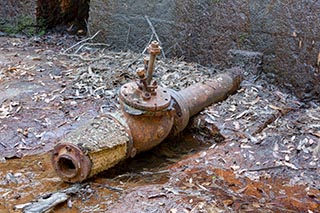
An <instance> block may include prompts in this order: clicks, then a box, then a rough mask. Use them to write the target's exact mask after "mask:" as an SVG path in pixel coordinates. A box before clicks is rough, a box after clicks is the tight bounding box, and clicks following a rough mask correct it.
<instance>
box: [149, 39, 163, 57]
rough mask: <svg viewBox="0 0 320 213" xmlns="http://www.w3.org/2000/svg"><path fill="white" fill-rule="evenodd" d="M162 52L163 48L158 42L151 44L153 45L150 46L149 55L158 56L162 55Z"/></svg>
mask: <svg viewBox="0 0 320 213" xmlns="http://www.w3.org/2000/svg"><path fill="white" fill-rule="evenodd" d="M160 51H161V48H160V46H159V43H158V42H157V41H153V42H151V44H150V45H149V46H148V53H150V54H151V55H158V54H160Z"/></svg>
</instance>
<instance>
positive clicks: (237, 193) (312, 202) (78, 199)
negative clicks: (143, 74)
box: [0, 34, 320, 213]
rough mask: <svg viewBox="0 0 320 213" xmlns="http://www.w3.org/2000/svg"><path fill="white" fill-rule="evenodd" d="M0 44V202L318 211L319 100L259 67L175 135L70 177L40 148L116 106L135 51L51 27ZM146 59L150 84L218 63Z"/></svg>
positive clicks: (5, 206)
mask: <svg viewBox="0 0 320 213" xmlns="http://www.w3.org/2000/svg"><path fill="white" fill-rule="evenodd" d="M77 42H78V43H77ZM0 44H1V45H0V51H1V52H0V94H1V95H0V157H1V163H0V167H1V170H0V173H1V179H0V194H1V201H0V210H1V212H19V211H23V209H24V211H25V212H28V211H27V209H28V206H27V205H22V204H30V202H32V201H36V200H38V201H39V200H41V199H42V201H47V202H58V200H59V199H61V198H62V197H63V196H66V197H65V199H63V200H62V201H61V204H59V205H55V207H54V211H55V212H172V213H174V212H233V211H235V212H320V187H319V186H320V178H319V174H320V160H319V158H320V142H319V141H320V116H319V115H320V108H319V106H318V105H317V104H316V103H313V102H308V103H304V102H301V101H300V100H298V99H296V98H295V97H294V96H292V95H290V94H287V93H284V92H282V91H280V90H279V89H278V88H277V87H275V86H273V85H270V84H268V83H267V81H266V80H265V78H264V76H263V74H261V75H259V76H254V75H251V74H250V70H245V73H246V76H245V81H244V82H243V83H242V87H241V89H240V90H239V91H238V92H237V93H236V94H234V95H232V96H230V97H229V98H228V99H227V100H226V101H224V102H221V103H217V104H214V105H212V106H210V107H208V108H206V109H205V110H204V111H203V112H201V113H200V114H199V115H197V116H195V117H194V118H193V120H192V121H191V123H190V125H189V127H188V129H187V130H186V131H185V132H184V133H183V134H182V135H181V136H179V137H176V138H174V139H170V140H168V141H165V142H164V143H163V144H161V145H160V146H159V147H156V148H155V149H154V150H151V151H150V152H147V153H143V154H141V155H139V156H137V157H135V158H133V159H129V160H127V161H126V162H123V163H121V164H120V165H118V166H117V167H115V168H113V169H111V170H109V171H106V172H103V173H102V174H99V175H98V176H96V177H93V178H91V179H90V180H88V181H86V182H85V183H83V184H80V185H77V184H76V185H73V186H72V185H70V184H66V183H62V182H61V181H60V179H59V178H58V177H57V176H56V175H55V173H54V171H53V169H52V167H51V165H50V150H51V149H52V147H53V146H54V145H55V144H56V143H57V142H58V141H59V139H61V138H62V137H63V136H64V135H66V134H67V133H68V132H70V131H72V130H73V129H75V128H77V127H78V126H79V125H81V124H82V123H83V122H85V121H86V120H87V119H89V118H92V117H94V116H95V115H98V114H100V113H105V112H109V111H113V110H116V108H117V98H116V92H117V89H118V88H119V86H120V85H122V84H123V83H125V82H127V81H130V80H132V79H134V71H135V69H136V67H137V66H138V65H139V64H141V63H142V60H141V59H142V58H143V56H141V55H137V54H134V53H130V52H127V53H126V52H125V53H112V52H108V51H105V50H104V49H103V48H106V47H107V46H106V45H104V44H93V43H90V40H85V41H84V40H79V39H77V38H75V37H70V36H66V35H57V34H52V35H46V36H44V37H33V38H28V39H27V38H8V37H0ZM74 44H77V45H74ZM97 46H99V49H97V48H96V47H97ZM157 65H158V69H157V76H156V79H157V80H158V82H159V83H160V85H163V86H169V87H171V88H175V89H181V88H184V87H186V86H188V85H190V84H192V83H194V82H199V81H202V80H204V79H205V78H207V77H211V76H213V75H214V74H215V73H217V72H221V70H216V69H213V68H206V67H202V66H199V65H197V64H190V63H185V62H181V61H177V60H176V61H170V60H167V59H166V60H163V61H159V62H158V64H157ZM70 187H71V188H70ZM68 188H69V191H68V190H67V191H63V190H66V189H68ZM57 193H61V194H57ZM55 196H57V197H55ZM33 208H35V207H33ZM29 212H32V211H31V210H30V211H29Z"/></svg>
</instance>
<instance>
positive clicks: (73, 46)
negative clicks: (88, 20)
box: [60, 30, 100, 54]
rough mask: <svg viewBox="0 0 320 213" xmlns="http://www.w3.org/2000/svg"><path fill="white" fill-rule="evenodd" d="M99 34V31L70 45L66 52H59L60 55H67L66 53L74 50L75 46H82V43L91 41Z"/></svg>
mask: <svg viewBox="0 0 320 213" xmlns="http://www.w3.org/2000/svg"><path fill="white" fill-rule="evenodd" d="M99 33H100V30H99V31H98V32H96V33H95V34H94V35H93V36H91V37H89V38H86V39H83V40H81V41H79V42H78V43H76V44H74V45H72V46H71V47H69V48H67V49H66V50H64V51H62V52H60V53H61V54H67V52H68V51H69V50H72V49H73V48H75V47H76V46H78V45H80V44H82V43H84V42H87V41H90V40H93V39H94V38H95V37H96V36H97V35H98V34H99Z"/></svg>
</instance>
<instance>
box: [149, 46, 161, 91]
mask: <svg viewBox="0 0 320 213" xmlns="http://www.w3.org/2000/svg"><path fill="white" fill-rule="evenodd" d="M160 51H161V47H160V46H159V43H158V42H157V41H153V42H151V44H150V45H149V46H148V52H149V53H150V59H149V63H148V76H147V84H148V85H150V84H151V80H152V75H153V71H154V61H155V59H156V56H157V55H158V54H160Z"/></svg>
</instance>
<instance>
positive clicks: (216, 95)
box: [52, 42, 241, 183]
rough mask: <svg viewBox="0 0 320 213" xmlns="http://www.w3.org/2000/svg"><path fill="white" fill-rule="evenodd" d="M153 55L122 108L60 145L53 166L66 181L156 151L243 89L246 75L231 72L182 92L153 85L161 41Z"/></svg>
mask: <svg viewBox="0 0 320 213" xmlns="http://www.w3.org/2000/svg"><path fill="white" fill-rule="evenodd" d="M148 51H149V53H150V55H151V56H150V59H149V60H145V67H143V68H140V69H138V71H137V75H138V77H139V80H138V81H137V82H129V83H127V84H125V85H123V86H122V87H121V88H120V92H119V99H120V106H121V108H120V110H119V111H117V112H115V113H111V114H106V115H100V116H98V117H96V118H94V119H92V120H90V121H88V122H87V123H86V124H85V125H84V126H82V127H80V128H79V129H77V130H75V131H74V132H71V133H69V134H68V135H67V136H66V137H65V138H64V139H62V140H61V141H60V142H59V143H58V144H57V145H56V146H55V148H54V150H53V155H52V164H53V167H54V169H55V171H56V172H57V174H58V176H59V177H60V178H61V179H62V180H63V181H65V182H70V183H75V182H81V181H84V180H86V179H88V178H89V177H92V176H93V175H95V174H97V173H99V172H101V171H103V170H106V169H109V168H111V167H113V166H114V165H116V164H117V163H118V162H120V161H121V160H124V159H126V158H129V157H134V156H135V155H136V154H137V153H139V152H143V151H146V150H149V149H151V148H153V147H155V146H156V145H158V144H159V143H161V142H162V141H163V140H164V139H165V138H166V137H168V136H169V135H170V136H174V135H176V134H177V133H179V132H181V131H182V130H183V129H184V128H185V127H186V126H187V124H188V122H189V118H190V117H191V116H193V115H195V114H197V113H198V112H199V111H201V110H202V109H203V108H204V107H206V106H208V105H210V104H213V103H215V102H219V101H222V100H223V99H225V98H226V97H227V96H228V95H230V94H232V93H234V92H236V90H237V89H238V88H239V86H240V82H241V73H239V72H229V73H224V74H219V75H217V76H216V77H215V78H213V79H209V80H207V81H206V82H204V83H197V84H194V85H192V86H190V87H188V88H186V89H183V90H181V91H179V92H177V91H174V90H171V89H167V88H162V87H160V86H158V85H157V83H156V82H155V81H152V74H153V66H154V64H153V63H154V59H155V56H156V55H157V54H159V53H160V47H159V45H158V43H157V42H152V43H151V44H150V46H149V48H148Z"/></svg>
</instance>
